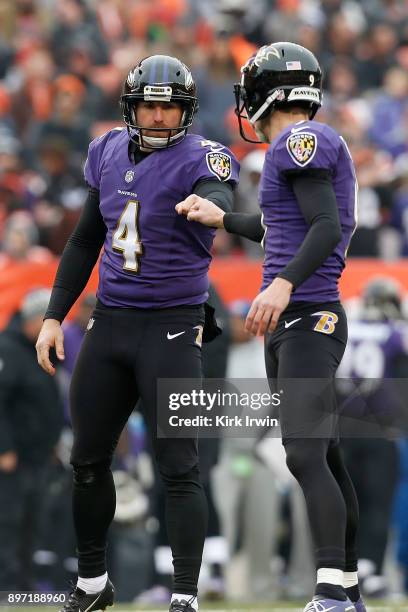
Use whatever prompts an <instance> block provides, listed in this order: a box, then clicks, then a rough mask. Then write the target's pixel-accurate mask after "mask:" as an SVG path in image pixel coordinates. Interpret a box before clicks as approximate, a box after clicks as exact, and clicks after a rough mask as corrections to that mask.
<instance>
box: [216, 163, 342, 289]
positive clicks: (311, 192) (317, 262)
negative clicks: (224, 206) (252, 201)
mask: <svg viewBox="0 0 408 612" xmlns="http://www.w3.org/2000/svg"><path fill="white" fill-rule="evenodd" d="M285 176H286V178H287V180H288V181H289V183H290V185H291V187H292V189H293V191H294V194H295V196H296V200H297V202H298V204H299V208H300V210H301V212H302V214H303V217H304V218H305V221H306V223H307V224H308V225H309V230H308V232H307V234H306V236H305V239H304V240H303V242H302V244H301V246H300V248H299V250H298V252H297V253H296V255H295V256H294V257H293V259H291V261H290V262H289V263H288V264H287V266H285V268H284V269H283V270H282V271H281V272H280V273H279V274H278V277H280V278H284V279H286V280H288V281H290V282H291V283H292V284H293V286H294V288H295V289H296V288H297V287H299V285H301V284H302V283H303V282H304V281H305V280H306V279H307V278H309V276H311V275H312V274H313V272H314V271H315V270H317V269H318V268H319V267H320V266H321V265H322V263H323V262H324V261H325V260H326V259H327V258H328V257H329V256H330V255H331V254H332V253H333V250H334V249H335V247H336V245H337V244H338V243H339V241H340V240H341V236H342V233H341V225H340V219H339V212H338V206H337V200H336V194H335V193H334V189H333V184H332V178H331V173H330V171H329V170H325V169H317V168H316V169H309V170H294V171H289V172H287V173H286V174H285ZM224 227H225V229H226V230H227V232H230V233H232V234H238V235H240V236H244V237H245V238H249V239H250V240H253V241H255V242H261V241H262V240H263V237H264V235H265V228H264V227H263V225H262V215H261V214H260V213H256V214H252V215H248V214H244V213H226V214H225V215H224Z"/></svg>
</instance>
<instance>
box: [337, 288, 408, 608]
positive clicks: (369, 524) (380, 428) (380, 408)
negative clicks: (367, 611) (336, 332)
mask: <svg viewBox="0 0 408 612" xmlns="http://www.w3.org/2000/svg"><path fill="white" fill-rule="evenodd" d="M407 375H408V326H407V323H406V321H404V320H403V314H402V308H401V287H400V286H399V285H398V283H397V282H396V281H395V280H394V279H392V278H390V277H383V276H379V277H375V278H373V279H372V280H370V281H369V282H368V283H367V285H366V286H365V288H364V291H363V295H362V301H361V308H359V309H358V312H357V316H356V318H353V319H352V320H351V321H350V322H349V336H348V343H347V348H346V351H345V353H344V357H343V359H342V362H341V364H340V367H339V369H338V370H337V376H338V377H339V380H338V384H337V387H338V393H339V411H340V413H341V414H342V416H343V415H344V416H346V415H347V416H350V417H351V418H348V419H343V418H342V421H341V434H342V436H343V437H344V438H345V439H344V442H343V445H344V453H345V458H346V463H347V465H348V466H349V470H350V474H351V477H352V479H353V481H354V483H355V484H356V487H357V492H358V499H359V506H360V511H361V513H362V515H363V516H364V521H362V523H361V526H360V530H359V557H360V562H359V570H360V581H361V578H362V579H363V580H362V591H363V592H364V595H367V596H368V597H370V596H371V597H373V596H375V597H383V596H384V595H386V594H387V591H388V584H387V579H386V577H385V576H384V575H383V565H384V558H385V552H386V549H387V542H388V534H389V528H390V524H391V521H392V513H393V510H394V508H393V506H394V499H395V492H396V487H397V482H398V476H399V474H398V472H399V465H398V444H397V441H396V440H395V431H396V429H395V428H396V427H397V428H398V426H399V425H401V424H402V425H403V427H404V428H405V426H406V424H405V414H404V413H405V404H406V400H405V397H401V394H404V386H401V380H399V381H394V379H395V378H397V379H406V378H407ZM358 427H361V428H362V429H361V430H360V431H361V433H362V436H361V435H360V437H359V438H357V437H356V436H358ZM391 427H393V428H394V429H393V431H392V430H391V429H390V428H391ZM391 431H392V433H391ZM379 499H381V505H380V504H378V503H376V500H379Z"/></svg>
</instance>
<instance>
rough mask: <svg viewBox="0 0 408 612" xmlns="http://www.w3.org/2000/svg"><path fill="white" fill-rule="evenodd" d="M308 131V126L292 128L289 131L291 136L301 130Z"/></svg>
mask: <svg viewBox="0 0 408 612" xmlns="http://www.w3.org/2000/svg"><path fill="white" fill-rule="evenodd" d="M308 129H310V128H309V126H308V125H302V127H300V128H292V129H291V130H290V131H291V133H292V134H293V133H294V132H301V131H303V130H308Z"/></svg>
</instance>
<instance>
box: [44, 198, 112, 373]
mask: <svg viewBox="0 0 408 612" xmlns="http://www.w3.org/2000/svg"><path fill="white" fill-rule="evenodd" d="M106 231H107V229H106V225H105V223H104V221H103V218H102V215H101V212H100V210H99V191H98V190H97V189H94V188H92V187H90V188H89V192H88V197H87V200H86V202H85V205H84V208H83V210H82V214H81V217H80V219H79V221H78V224H77V226H76V228H75V229H74V231H73V232H72V234H71V236H70V237H69V239H68V242H67V244H66V246H65V249H64V252H63V253H62V256H61V260H60V263H59V266H58V270H57V274H56V277H55V281H54V286H53V289H52V294H51V299H50V303H49V305H48V309H47V312H46V313H45V316H44V319H45V320H44V324H43V327H42V329H41V332H40V335H39V337H38V340H37V344H36V348H37V357H38V363H39V364H40V365H41V367H42V368H43V369H44V370H45V371H46V372H48V373H49V374H54V373H55V368H54V366H53V365H52V363H51V362H50V359H49V351H50V348H51V347H53V346H55V349H56V353H57V356H58V358H59V359H63V358H64V347H63V341H64V336H63V332H62V329H61V325H60V323H61V322H62V321H63V320H64V318H65V317H66V315H67V314H68V312H69V310H70V308H71V306H72V305H73V304H74V302H75V301H76V300H77V299H78V297H79V296H80V294H81V293H82V291H83V289H84V288H85V285H86V283H87V282H88V279H89V277H90V275H91V272H92V270H93V267H94V266H95V264H96V262H97V260H98V256H99V253H100V250H101V248H102V245H103V243H104V240H105V236H106Z"/></svg>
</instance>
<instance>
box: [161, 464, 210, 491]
mask: <svg viewBox="0 0 408 612" xmlns="http://www.w3.org/2000/svg"><path fill="white" fill-rule="evenodd" d="M159 471H160V476H161V478H162V481H163V484H164V486H165V487H166V488H173V487H178V486H180V484H181V485H182V486H183V485H185V486H189V485H190V486H199V487H201V482H200V471H199V469H198V465H195V466H193V467H190V468H188V469H187V470H185V471H180V467H179V466H178V467H177V468H174V469H171V468H170V469H169V466H166V467H163V468H161V467H160V466H159Z"/></svg>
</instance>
